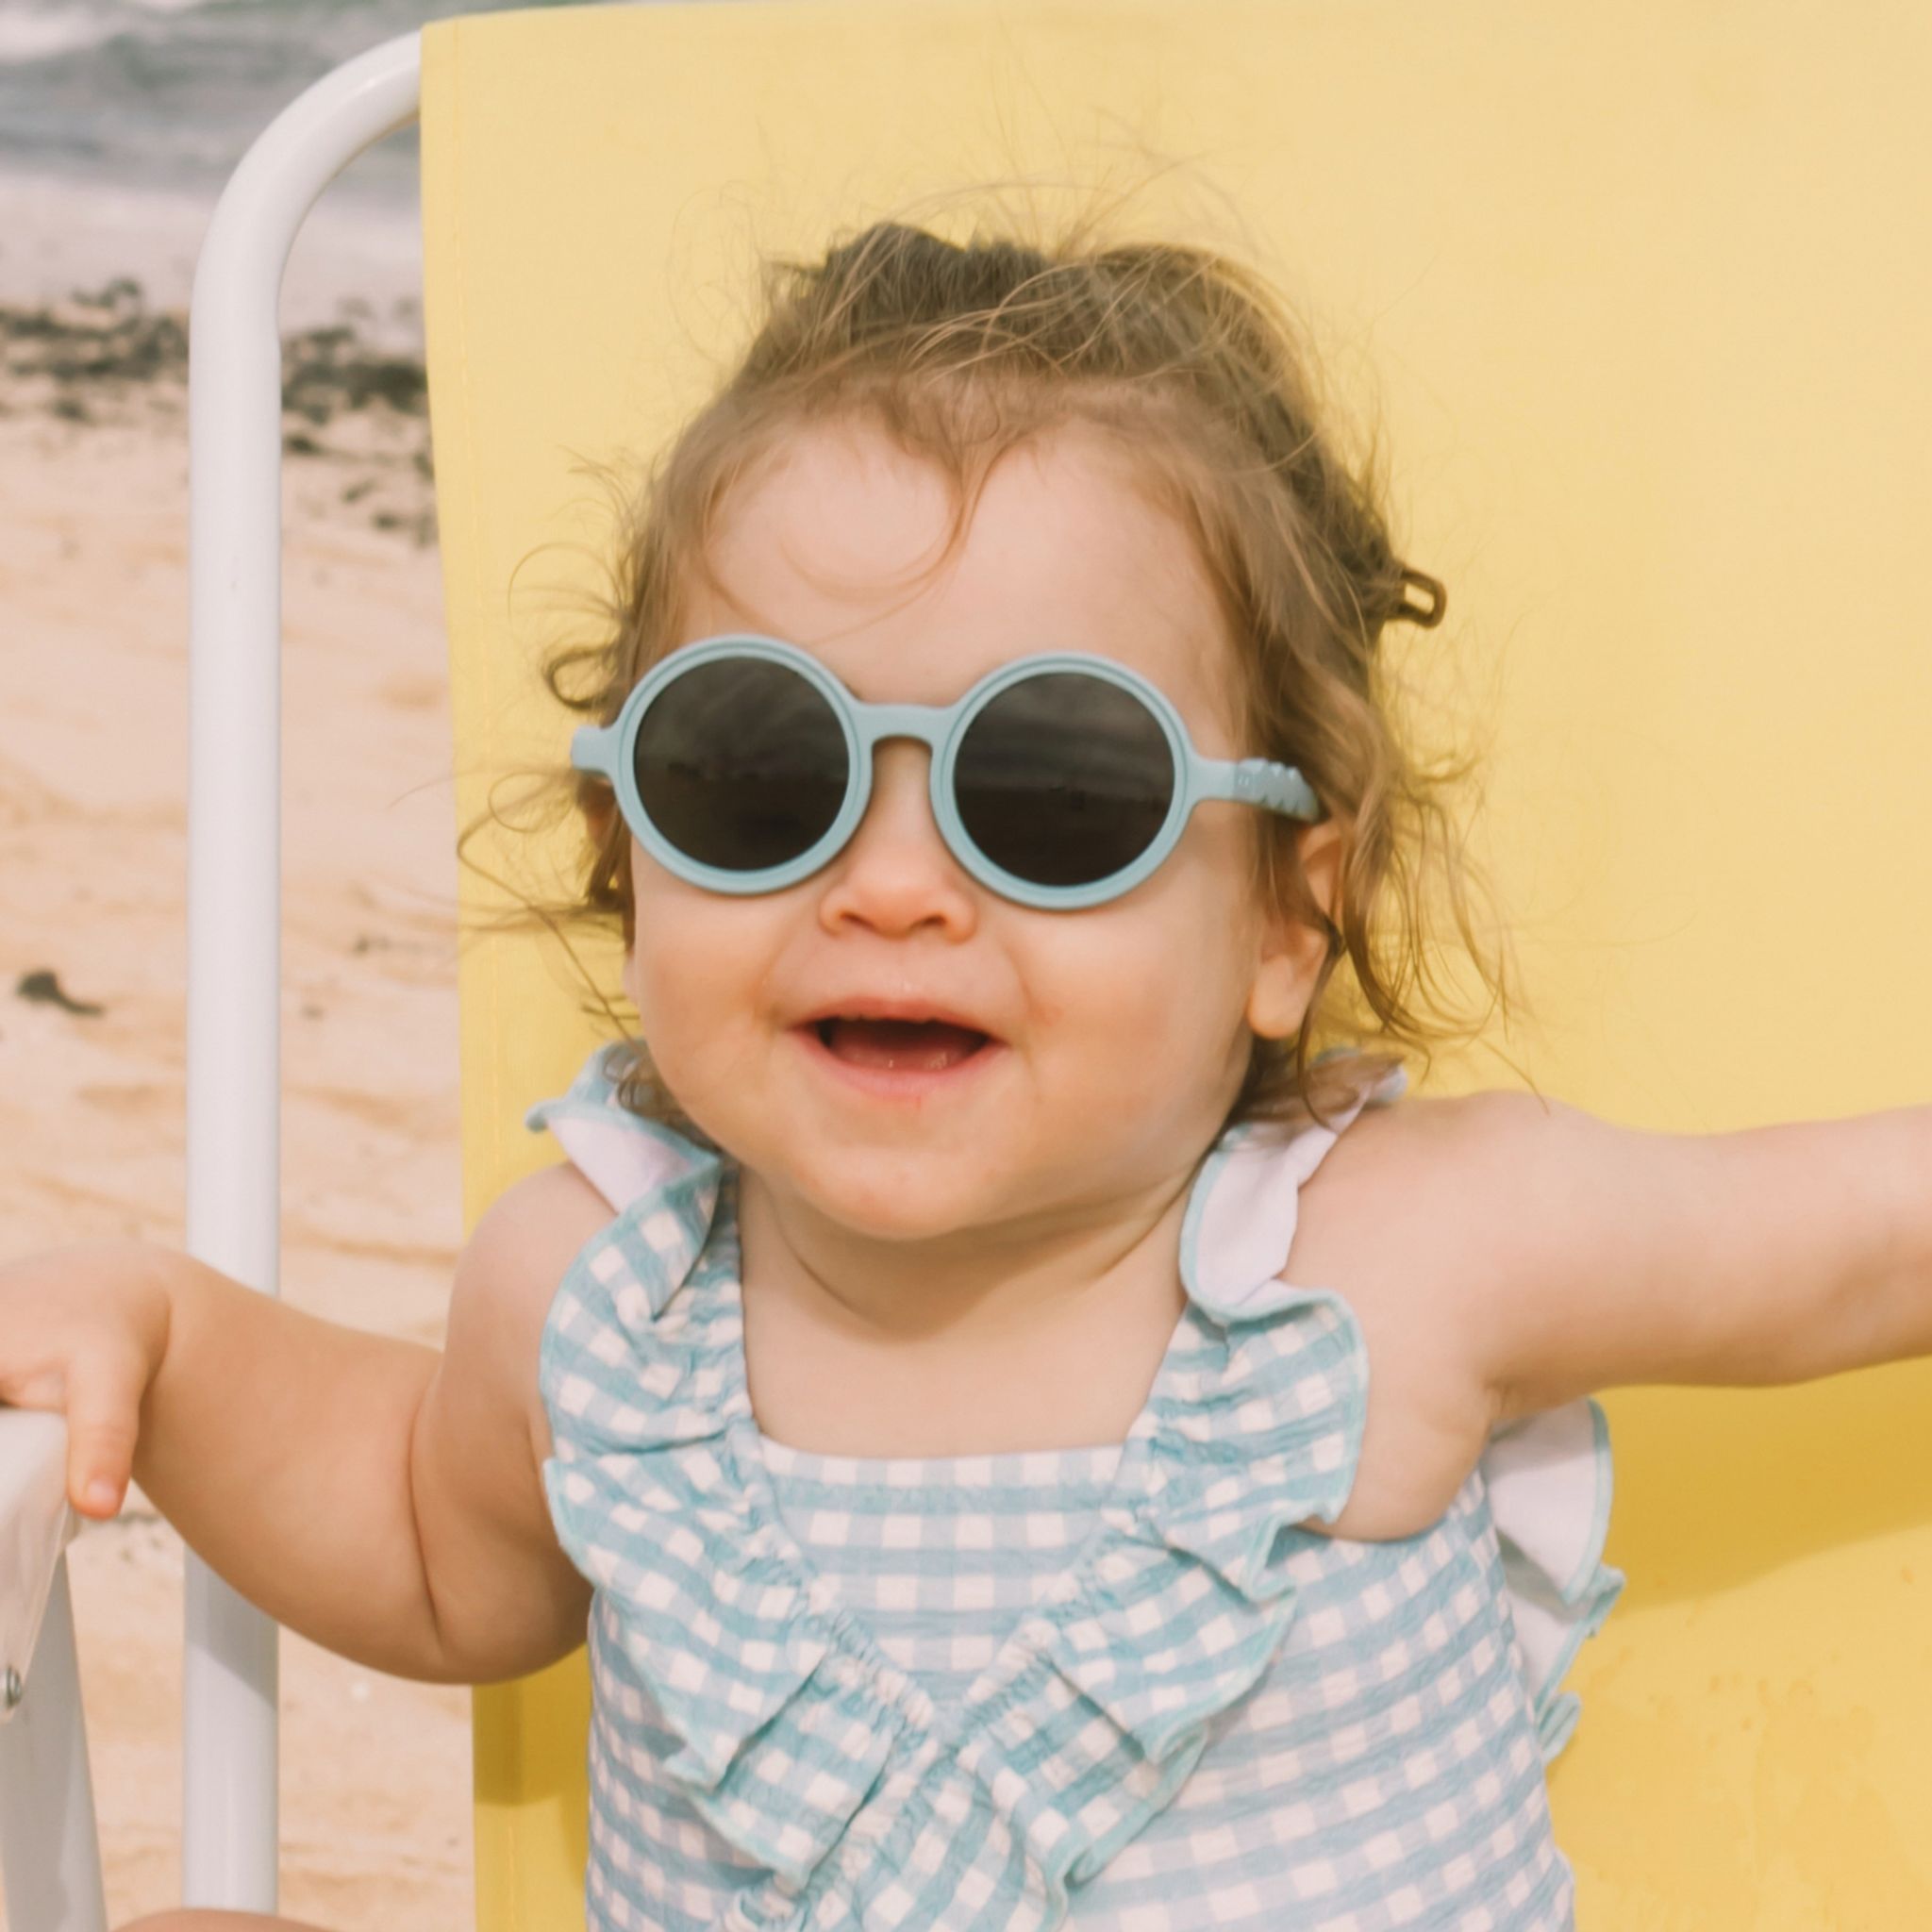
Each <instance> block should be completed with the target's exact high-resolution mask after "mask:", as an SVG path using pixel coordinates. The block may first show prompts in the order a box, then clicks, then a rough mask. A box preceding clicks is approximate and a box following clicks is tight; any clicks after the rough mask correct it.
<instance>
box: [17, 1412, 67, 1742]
mask: <svg viewBox="0 0 1932 1932" xmlns="http://www.w3.org/2000/svg"><path fill="white" fill-rule="evenodd" d="M77 1527H78V1524H77V1523H76V1522H75V1515H74V1511H73V1510H72V1508H70V1507H69V1506H68V1502H67V1424H66V1421H65V1419H64V1418H63V1417H61V1416H58V1415H52V1414H47V1413H44V1412H42V1411H39V1410H30V1409H22V1408H7V1407H0V1671H7V1670H12V1671H17V1672H19V1674H20V1676H21V1679H22V1681H23V1682H25V1678H26V1674H27V1667H28V1666H29V1665H30V1664H31V1663H32V1662H33V1656H34V1646H35V1645H36V1644H37V1643H38V1642H39V1641H40V1637H41V1620H42V1618H43V1617H44V1616H45V1615H46V1613H47V1598H48V1594H49V1592H50V1591H52V1590H53V1587H54V1572H55V1569H56V1567H57V1566H58V1563H59V1561H60V1553H61V1552H62V1551H63V1550H64V1549H65V1548H66V1547H67V1545H68V1543H69V1542H70V1541H72V1540H73V1537H74V1535H75V1530H76V1529H77ZM9 1715H10V1712H9V1711H8V1708H7V1707H6V1700H5V1699H4V1698H0V1722H5V1720H6V1719H7V1718H8V1716H9Z"/></svg>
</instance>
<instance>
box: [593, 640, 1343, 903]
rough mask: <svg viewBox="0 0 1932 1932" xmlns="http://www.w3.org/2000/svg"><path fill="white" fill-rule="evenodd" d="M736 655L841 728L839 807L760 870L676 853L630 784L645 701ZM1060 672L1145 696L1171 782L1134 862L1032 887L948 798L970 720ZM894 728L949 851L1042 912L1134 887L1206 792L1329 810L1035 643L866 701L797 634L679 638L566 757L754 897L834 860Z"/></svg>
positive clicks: (644, 837)
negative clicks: (957, 674)
mask: <svg viewBox="0 0 1932 1932" xmlns="http://www.w3.org/2000/svg"><path fill="white" fill-rule="evenodd" d="M731 657H745V658H764V659H767V660H769V661H771V662H774V663H778V664H783V665H785V666H786V667H787V668H788V669H790V670H792V671H795V672H797V673H798V675H800V676H801V677H803V678H805V679H806V681H807V682H808V683H809V684H810V685H811V686H812V687H813V688H814V689H815V690H816V691H819V692H820V693H821V694H822V695H823V696H824V700H825V703H826V704H827V705H828V706H829V707H830V708H831V711H832V715H833V716H834V717H835V718H837V719H838V721H839V724H840V728H841V730H842V731H843V733H844V735H845V751H846V766H845V771H846V778H845V797H844V801H843V803H842V804H841V806H840V808H839V812H838V815H837V817H835V818H834V819H833V821H832V823H831V824H830V826H829V827H827V829H826V830H825V832H824V836H823V837H821V838H820V839H818V840H817V841H815V842H814V843H813V844H812V845H811V846H810V847H809V849H808V850H807V851H805V852H802V853H801V854H800V855H799V856H798V857H797V858H791V859H788V860H786V862H785V863H784V864H783V865H775V866H767V867H765V868H763V869H762V870H760V871H758V872H727V871H724V870H723V869H721V868H720V867H717V866H711V865H707V864H705V863H703V862H702V861H701V860H698V859H694V858H691V857H690V856H689V855H687V854H686V853H683V852H681V851H679V850H678V848H677V847H676V846H675V845H674V844H672V843H671V841H669V840H668V839H666V838H665V837H664V836H663V835H662V834H661V833H660V832H659V831H658V828H657V826H656V825H655V824H652V822H651V816H650V814H649V813H648V812H647V811H646V810H645V809H644V804H643V800H642V799H641V797H640V796H639V793H638V788H637V769H636V763H635V759H634V757H633V747H634V745H635V743H636V741H637V734H638V730H639V727H640V726H641V724H642V721H643V717H644V713H645V712H646V711H647V710H648V709H649V708H650V706H651V704H652V701H653V700H654V699H655V698H656V697H657V696H658V693H659V692H660V691H663V690H664V689H665V687H666V686H668V685H670V684H672V683H674V682H675V680H676V679H677V678H679V677H681V676H683V675H685V674H686V673H687V672H690V671H693V670H695V669H697V668H698V667H699V666H700V665H702V664H707V663H710V662H712V661H713V660H715V659H717V658H731ZM1066 671H1077V672H1082V673H1084V674H1085V675H1088V676H1091V677H1097V678H1100V679H1101V680H1103V681H1104V682H1106V683H1109V684H1114V685H1118V686H1120V687H1121V688H1122V689H1123V690H1125V691H1130V692H1132V693H1133V695H1134V696H1135V697H1137V698H1139V699H1140V700H1141V703H1142V704H1143V705H1145V706H1146V708H1147V709H1148V710H1149V711H1150V712H1151V713H1152V714H1153V716H1154V718H1155V720H1156V722H1157V723H1158V724H1159V726H1160V728H1161V731H1162V733H1163V734H1164V736H1165V737H1166V739H1167V743H1168V749H1169V751H1170V753H1171V754H1172V756H1173V758H1174V776H1175V784H1174V797H1173V799H1172V800H1171V802H1170V804H1169V808H1168V813H1167V817H1166V819H1165V820H1164V821H1163V822H1162V824H1161V827H1160V830H1159V831H1158V833H1156V835H1155V837H1154V839H1153V840H1152V841H1151V842H1150V843H1149V844H1148V846H1147V848H1146V850H1145V851H1143V852H1142V853H1141V855H1140V856H1139V857H1138V858H1135V859H1134V860H1133V861H1132V862H1131V863H1130V864H1128V865H1125V866H1124V867H1123V868H1122V869H1121V870H1120V871H1119V872H1116V873H1113V874H1109V875H1108V877H1106V878H1104V879H1096V880H1093V881H1092V882H1091V883H1090V884H1086V885H1077V886H1050V885H1037V884H1035V883H1034V882H1033V881H1032V880H1030V879H1023V878H1020V877H1018V876H1017V875H1016V874H1012V873H1009V872H1008V871H1006V870H1005V869H1004V868H1003V867H1001V866H999V865H996V864H995V863H994V862H993V861H992V860H991V858H988V857H987V856H986V854H985V853H983V852H982V851H980V849H979V848H978V846H976V845H975V844H974V842H973V840H972V837H971V836H970V835H969V833H968V832H967V830H966V827H965V824H964V823H963V822H962V821H961V819H960V817H959V813H958V808H957V806H956V805H955V803H954V798H953V769H954V766H955V765H956V764H957V762H958V753H959V747H960V746H961V744H962V743H963V742H964V741H965V738H966V733H967V731H968V730H969V729H970V728H971V726H972V724H973V721H974V718H976V717H977V716H978V714H979V712H980V711H981V710H983V709H984V708H985V707H986V706H987V705H988V704H990V703H991V701H992V699H994V698H995V697H997V696H998V695H999V694H1000V693H1001V692H1002V691H1006V690H1008V688H1009V687H1010V686H1012V685H1015V684H1018V683H1020V682H1021V681H1022V680H1024V679H1026V678H1029V677H1037V676H1040V675H1042V674H1044V673H1049V672H1066ZM891 738H911V739H917V740H918V741H920V742H921V743H923V744H924V745H925V746H927V747H928V749H929V750H930V751H931V753H932V762H931V770H930V775H929V778H928V782H927V791H928V793H929V795H930V797H931V800H932V810H933V817H934V819H935V821H936V822H937V823H938V825H939V829H940V836H941V838H942V839H943V840H944V841H945V842H946V848H947V850H948V851H950V852H951V853H952V855H953V857H954V858H957V859H958V861H959V863H960V864H961V865H962V866H963V867H964V868H965V869H966V871H967V872H969V873H970V874H972V875H973V876H974V878H975V879H977V880H978V881H979V883H980V884H981V885H983V886H985V887H986V888H988V890H989V891H994V892H997V893H999V894H1000V896H1001V897H1002V898H1006V899H1011V900H1014V901H1016V902H1017V903H1018V904H1020V905H1022V906H1031V907H1035V908H1040V909H1041V910H1047V911H1058V912H1070V911H1079V910H1082V909H1084V908H1087V907H1090V906H1100V905H1105V904H1106V903H1107V902H1108V900H1110V899H1117V898H1119V897H1120V896H1121V895H1122V894H1123V893H1124V892H1129V891H1132V890H1133V889H1134V888H1135V887H1136V886H1137V885H1139V884H1140V883H1141V880H1142V879H1144V878H1146V877H1148V876H1149V875H1150V874H1153V873H1154V872H1156V871H1158V869H1159V867H1160V865H1161V864H1162V863H1163V862H1164V861H1165V859H1166V858H1167V857H1168V855H1169V854H1170V853H1171V852H1173V850H1174V847H1175V845H1177V844H1178V843H1179V842H1180V836H1181V833H1182V831H1183V830H1184V829H1185V828H1186V825H1187V823H1188V820H1189V819H1190V817H1191V816H1192V814H1193V810H1194V808H1195V807H1196V806H1197V805H1200V804H1201V803H1202V802H1203V801H1204V800H1206V799H1210V798H1225V799H1232V800H1234V801H1236V802H1237V803H1239V804H1242V805H1254V806H1258V807H1260V808H1262V809H1264V810H1267V811H1274V812H1279V813H1280V814H1281V815H1282V816H1283V817H1285V818H1293V819H1305V820H1307V821H1309V822H1310V823H1313V822H1315V821H1317V820H1319V819H1321V818H1322V817H1323V816H1324V813H1323V811H1322V808H1321V805H1320V803H1319V801H1318V800H1317V799H1316V797H1315V794H1314V791H1313V790H1312V789H1311V788H1310V786H1309V785H1308V783H1307V780H1306V779H1305V778H1304V777H1303V776H1302V774H1301V773H1300V772H1299V771H1297V770H1296V769H1295V767H1294V766H1292V765H1284V764H1279V763H1277V762H1275V761H1274V759H1272V758H1234V759H1230V758H1204V757H1203V756H1202V755H1201V754H1200V753H1199V752H1197V751H1196V750H1195V749H1194V746H1193V743H1192V741H1191V740H1190V738H1189V737H1188V730H1187V726H1186V725H1185V724H1183V723H1182V722H1181V717H1180V713H1179V712H1178V711H1176V710H1175V709H1174V706H1173V705H1172V704H1171V703H1170V702H1169V701H1168V699H1167V697H1166V696H1165V695H1164V694H1163V693H1162V692H1161V691H1159V689H1158V687H1156V686H1155V685H1152V684H1150V683H1149V682H1148V681H1147V679H1146V678H1144V677H1142V676H1141V674H1140V673H1139V672H1137V671H1133V670H1130V669H1129V668H1128V667H1127V666H1126V665H1124V664H1122V663H1119V662H1118V661H1116V660H1115V659H1114V658H1103V657H1100V656H1098V655H1097V654H1092V653H1088V652H1083V651H1042V652H1037V653H1035V654H1034V655H1033V656H1031V657H1026V658H1014V659H1013V660H1012V661H1011V662H1010V663H1007V664H1002V665H1001V666H999V667H998V669H997V670H994V671H991V672H989V673H988V674H987V675H985V676H984V677H982V678H981V679H980V680H979V681H978V682H977V683H976V684H975V685H974V686H973V688H972V689H971V690H970V691H967V692H966V694H965V695H964V696H963V697H961V698H959V699H958V700H957V701H956V702H954V703H953V704H950V705H869V704H866V703H865V702H864V701H863V700H861V699H859V698H856V697H854V696H853V694H852V693H851V691H848V690H847V689H846V688H845V686H844V685H843V684H841V682H840V681H839V679H838V678H837V677H835V676H834V675H832V673H831V672H830V671H828V670H827V669H826V668H825V667H824V665H823V664H822V663H820V662H819V660H818V659H817V658H814V657H812V656H811V655H810V653H809V652H807V651H804V650H801V649H800V648H799V647H798V646H797V645H796V644H788V643H785V642H783V641H781V640H779V639H777V638H768V637H760V636H758V634H756V633H754V632H749V631H744V632H728V633H725V634H724V635H722V636H719V637H713V638H705V639H702V640H700V641H698V642H696V643H691V644H683V645H680V646H679V647H678V648H677V649H676V650H675V651H673V652H671V653H670V654H669V655H668V656H666V657H664V658H661V659H659V661H658V663H657V664H656V665H654V666H653V667H652V669H651V671H650V672H649V674H648V675H646V676H645V677H643V678H642V679H641V681H640V682H639V684H638V685H637V686H636V688H635V689H634V690H633V691H631V693H630V695H629V696H628V697H627V698H625V702H624V708H623V709H622V710H620V711H619V712H618V714H617V716H616V717H615V718H614V719H613V720H612V721H611V722H610V723H609V724H604V725H596V724H586V725H583V726H581V727H580V728H579V729H578V730H577V731H576V732H575V734H573V736H572V739H571V763H572V765H573V766H574V767H575V769H576V770H578V771H581V772H593V773H595V774H598V775H599V776H600V777H602V778H604V779H605V780H606V781H607V782H608V784H609V785H610V787H611V789H612V790H613V791H615V792H616V794H617V804H618V808H619V809H620V810H621V811H622V812H623V814H624V819H625V824H627V825H628V826H629V827H630V830H631V832H632V834H633V836H634V837H635V838H636V839H637V841H638V843H639V844H641V846H642V847H643V848H644V850H645V851H646V852H648V853H649V854H650V855H651V857H652V858H655V859H656V860H657V861H658V864H659V865H661V866H663V867H664V869H665V870H666V871H667V872H671V873H674V874H676V876H677V877H679V878H681V879H685V880H687V881H688V882H689V883H691V885H695V886H703V887H705V888H706V889H708V891H715V892H725V893H731V894H736V895H749V894H753V893H761V892H777V891H784V890H785V888H786V887H788V886H794V885H797V884H798V883H799V882H800V881H801V880H803V879H808V878H809V877H810V876H811V875H812V874H814V873H816V872H818V871H820V870H822V869H823V868H824V866H826V865H828V864H829V863H830V862H831V861H832V859H834V858H837V856H838V855H839V853H840V852H841V851H842V850H843V849H844V847H845V845H846V843H847V841H849V840H850V839H851V837H852V835H853V834H854V833H855V832H856V831H857V830H858V827H859V824H861V823H862V822H863V820H864V818H865V812H866V808H867V806H868V805H870V804H871V802H872V768H873V758H872V752H873V747H874V745H875V744H878V743H879V742H881V741H883V740H886V739H891Z"/></svg>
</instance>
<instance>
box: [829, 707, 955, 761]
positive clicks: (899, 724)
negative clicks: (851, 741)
mask: <svg viewBox="0 0 1932 1932" xmlns="http://www.w3.org/2000/svg"><path fill="white" fill-rule="evenodd" d="M953 709H954V708H953V707H952V706H949V705H855V706H854V707H853V710H854V712H855V714H856V715H857V717H858V728H859V732H860V735H861V736H862V737H863V738H864V739H865V741H866V742H867V743H868V744H878V743H880V742H882V741H884V740H886V739H889V738H916V739H918V740H919V741H920V742H921V743H922V744H924V745H925V746H926V747H927V748H928V749H929V750H931V751H934V752H937V751H938V750H939V748H940V746H941V744H942V743H943V742H944V741H945V733H946V724H947V723H948V721H949V720H950V719H951V718H952V715H953Z"/></svg>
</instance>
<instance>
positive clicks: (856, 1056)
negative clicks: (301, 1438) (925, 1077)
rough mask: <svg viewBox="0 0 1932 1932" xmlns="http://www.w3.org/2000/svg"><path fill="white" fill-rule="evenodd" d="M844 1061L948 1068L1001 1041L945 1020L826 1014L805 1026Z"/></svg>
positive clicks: (935, 1070) (933, 1070) (882, 1068)
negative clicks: (827, 1017) (853, 1017)
mask: <svg viewBox="0 0 1932 1932" xmlns="http://www.w3.org/2000/svg"><path fill="white" fill-rule="evenodd" d="M799 1030H800V1031H802V1032H805V1033H808V1034H809V1035H810V1036H811V1037H812V1038H813V1039H815V1040H816V1041H818V1042H819V1044H820V1045H821V1046H822V1047H824V1050H825V1052H826V1053H827V1054H829V1055H830V1056H831V1058H833V1059H835V1060H837V1061H839V1062H840V1064H841V1065H843V1066H848V1067H854V1068H863V1069H868V1070H871V1071H874V1072H878V1073H905V1074H942V1073H945V1072H947V1071H948V1070H949V1069H951V1068H953V1067H957V1066H961V1065H963V1064H964V1063H965V1062H966V1061H968V1060H970V1059H973V1058H975V1057H977V1056H979V1055H981V1054H984V1053H985V1052H986V1051H987V1050H988V1049H989V1048H990V1047H992V1046H995V1045H996V1044H997V1042H996V1041H994V1040H993V1039H992V1038H991V1035H989V1034H985V1033H975V1032H974V1030H973V1029H972V1028H971V1027H970V1026H955V1025H953V1024H950V1023H949V1022H947V1021H944V1020H841V1019H833V1020H820V1021H817V1022H815V1023H814V1024H810V1025H808V1026H805V1027H802V1028H800V1029H799Z"/></svg>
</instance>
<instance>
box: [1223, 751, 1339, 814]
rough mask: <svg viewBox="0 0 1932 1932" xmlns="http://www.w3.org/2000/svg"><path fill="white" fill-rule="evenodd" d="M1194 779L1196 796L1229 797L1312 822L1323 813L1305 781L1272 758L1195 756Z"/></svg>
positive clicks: (1244, 803) (1295, 772)
mask: <svg viewBox="0 0 1932 1932" xmlns="http://www.w3.org/2000/svg"><path fill="white" fill-rule="evenodd" d="M1193 781H1194V796H1195V797H1196V798H1232V799H1235V800H1237V801H1238V802H1239V803H1241V804H1243V805H1258V806H1261V807H1263V808H1265V809H1267V810H1269V811H1278V812H1280V813H1281V814H1282V816H1283V817H1284V818H1291V819H1306V820H1307V821H1308V823H1309V824H1313V823H1315V821H1317V820H1318V819H1320V818H1321V817H1322V816H1323V811H1322V804H1321V801H1320V800H1319V799H1318V798H1317V797H1316V796H1315V793H1314V791H1313V788H1312V787H1310V785H1309V784H1308V781H1307V779H1306V778H1304V777H1303V776H1302V774H1300V773H1299V772H1298V771H1296V770H1295V768H1294V767H1293V766H1292V765H1283V764H1277V763H1276V762H1275V761H1274V759H1273V758H1239V759H1229V758H1196V759H1195V761H1194V773H1193Z"/></svg>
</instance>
